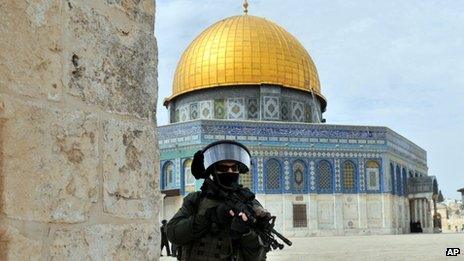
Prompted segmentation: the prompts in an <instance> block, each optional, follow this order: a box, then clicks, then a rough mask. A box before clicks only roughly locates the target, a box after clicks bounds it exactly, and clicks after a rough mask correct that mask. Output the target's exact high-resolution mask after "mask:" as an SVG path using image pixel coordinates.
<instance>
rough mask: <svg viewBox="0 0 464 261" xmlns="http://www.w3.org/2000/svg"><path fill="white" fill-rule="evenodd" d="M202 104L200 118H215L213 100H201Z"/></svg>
mask: <svg viewBox="0 0 464 261" xmlns="http://www.w3.org/2000/svg"><path fill="white" fill-rule="evenodd" d="M199 104H200V119H212V118H213V101H201V102H199Z"/></svg>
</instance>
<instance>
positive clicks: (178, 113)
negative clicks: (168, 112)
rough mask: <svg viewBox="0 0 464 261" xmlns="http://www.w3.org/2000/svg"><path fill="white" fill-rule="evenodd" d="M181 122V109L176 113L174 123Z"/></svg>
mask: <svg viewBox="0 0 464 261" xmlns="http://www.w3.org/2000/svg"><path fill="white" fill-rule="evenodd" d="M179 120H180V111H179V108H177V109H176V110H175V111H174V122H178V121H179Z"/></svg>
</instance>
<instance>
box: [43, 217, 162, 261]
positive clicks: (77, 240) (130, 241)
mask: <svg viewBox="0 0 464 261" xmlns="http://www.w3.org/2000/svg"><path fill="white" fill-rule="evenodd" d="M158 233H159V228H158V225H155V224H132V225H111V224H105V225H94V226H88V227H85V228H82V229H62V230H58V231H56V232H55V233H54V234H53V236H52V242H53V243H52V245H51V248H50V259H51V260H158V259H159V249H160V242H159V237H158Z"/></svg>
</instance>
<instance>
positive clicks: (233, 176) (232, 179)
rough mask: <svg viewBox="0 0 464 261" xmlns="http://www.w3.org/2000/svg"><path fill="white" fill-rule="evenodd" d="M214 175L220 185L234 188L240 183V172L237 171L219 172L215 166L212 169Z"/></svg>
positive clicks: (214, 179)
mask: <svg viewBox="0 0 464 261" xmlns="http://www.w3.org/2000/svg"><path fill="white" fill-rule="evenodd" d="M212 172H213V173H212V176H213V181H214V183H216V184H218V185H219V186H221V187H223V188H226V189H232V188H233V187H235V186H236V185H238V180H239V176H240V173H239V172H238V171H237V172H219V171H217V170H216V169H215V168H213V169H212Z"/></svg>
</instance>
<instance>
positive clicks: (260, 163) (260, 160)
mask: <svg viewBox="0 0 464 261" xmlns="http://www.w3.org/2000/svg"><path fill="white" fill-rule="evenodd" d="M257 162H258V164H257V165H258V166H257V170H258V190H259V191H263V190H264V175H263V158H262V157H258V158H257Z"/></svg>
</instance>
